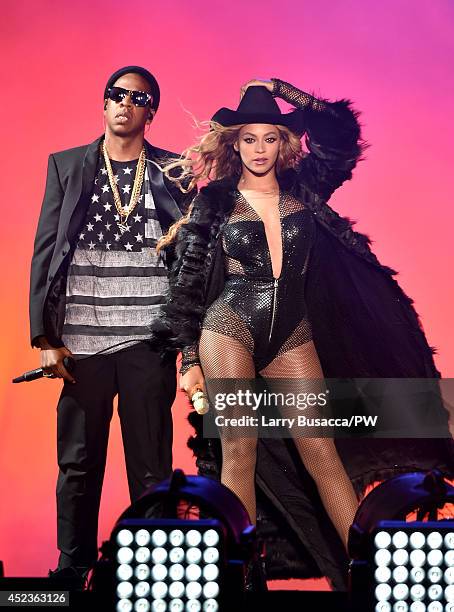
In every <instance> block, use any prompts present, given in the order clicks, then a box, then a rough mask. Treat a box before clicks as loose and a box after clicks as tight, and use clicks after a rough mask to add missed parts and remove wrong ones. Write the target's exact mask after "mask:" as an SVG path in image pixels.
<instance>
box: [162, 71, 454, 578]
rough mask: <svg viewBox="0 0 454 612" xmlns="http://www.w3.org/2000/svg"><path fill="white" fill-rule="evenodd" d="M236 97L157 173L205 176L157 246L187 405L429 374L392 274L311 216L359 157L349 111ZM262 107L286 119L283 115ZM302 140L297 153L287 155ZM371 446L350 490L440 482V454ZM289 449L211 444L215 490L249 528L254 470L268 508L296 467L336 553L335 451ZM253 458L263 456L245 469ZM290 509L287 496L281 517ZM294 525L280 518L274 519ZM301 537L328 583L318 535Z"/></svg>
mask: <svg viewBox="0 0 454 612" xmlns="http://www.w3.org/2000/svg"><path fill="white" fill-rule="evenodd" d="M242 93H243V94H244V95H243V97H242V99H241V102H240V105H239V107H238V109H237V110H236V111H232V110H229V109H221V110H219V111H218V112H217V113H216V114H215V115H214V116H213V118H212V123H211V131H210V132H209V133H208V134H206V135H205V136H204V137H203V138H202V139H201V141H200V143H199V144H198V145H197V146H195V147H192V148H191V149H190V150H188V151H187V154H186V157H185V159H184V160H182V161H180V162H176V163H175V164H173V165H171V166H169V167H168V168H167V169H168V170H170V168H174V167H175V166H176V165H181V166H182V168H183V173H182V175H181V176H180V179H181V180H183V179H186V180H187V179H188V177H189V178H190V179H191V183H190V188H191V187H193V186H194V185H195V184H196V183H197V182H198V181H201V180H204V179H206V178H210V179H213V180H212V181H211V182H210V183H209V184H208V186H207V187H204V188H202V190H201V193H200V194H199V196H197V197H196V199H195V200H194V202H193V204H192V206H191V210H190V212H189V213H188V215H187V216H186V217H185V218H183V219H182V220H181V221H180V222H178V223H177V224H176V226H174V227H173V228H171V230H170V231H169V234H168V235H167V236H165V237H164V238H163V239H162V240H161V241H160V243H159V244H158V247H161V248H162V246H166V245H170V244H171V243H172V242H173V240H174V239H175V237H176V247H175V248H176V263H175V265H174V267H173V271H172V276H171V287H170V295H169V300H168V302H167V305H166V307H165V308H164V314H163V318H162V322H163V323H164V330H165V329H167V335H168V338H167V342H168V346H173V347H174V348H178V349H182V351H183V359H182V368H181V374H182V376H181V380H180V387H181V388H183V389H184V390H185V391H187V392H188V394H189V395H190V397H192V396H193V392H194V390H195V389H197V388H203V382H204V377H206V378H207V379H210V380H213V379H219V378H220V379H229V378H231V379H253V378H254V377H255V376H256V375H259V376H260V377H262V378H264V379H266V380H271V381H276V379H280V378H286V379H289V378H292V379H294V390H295V391H296V392H301V391H314V390H315V389H320V388H321V381H322V380H323V377H324V376H330V377H339V376H342V377H350V376H356V377H361V376H366V377H367V376H376V377H379V376H382V377H384V376H396V377H399V376H437V375H439V373H438V372H437V371H436V369H435V366H434V364H433V357H432V352H433V350H432V349H430V347H428V345H427V341H426V339H425V337H424V334H423V332H422V329H421V327H420V325H419V321H418V318H417V315H416V313H415V311H414V310H413V308H412V307H411V300H410V299H409V298H408V297H407V296H405V294H404V293H403V292H402V290H401V289H400V288H399V287H398V285H397V283H396V282H395V281H394V279H392V277H391V275H392V274H395V272H394V271H393V270H391V269H390V268H386V267H384V266H381V265H380V264H379V262H378V261H377V259H376V258H375V256H374V255H373V254H372V253H371V251H370V249H369V242H370V241H369V239H368V237H367V236H364V235H361V234H359V233H357V232H353V231H352V229H351V223H350V222H349V220H348V219H342V218H341V217H339V216H338V215H337V214H336V213H335V212H334V211H332V209H330V208H329V207H328V205H327V204H326V201H327V200H328V199H329V197H330V196H331V194H332V193H333V192H334V190H335V189H336V188H337V187H339V186H340V185H341V184H342V183H343V182H344V181H345V180H348V179H350V178H351V176H352V170H353V168H354V167H355V165H356V163H357V161H358V160H359V159H360V158H361V154H362V153H363V151H364V150H365V148H366V144H365V143H364V142H363V141H362V140H361V136H360V126H359V123H358V120H357V116H358V113H357V112H355V111H354V110H352V108H351V102H350V101H348V100H339V101H337V102H328V101H326V100H320V99H317V98H315V97H313V96H311V95H309V94H307V93H305V92H302V91H300V90H298V89H296V88H295V87H293V86H291V85H290V84H288V83H285V82H283V81H281V80H279V79H272V80H271V81H250V82H249V83H247V84H246V85H245V86H244V87H243V90H242ZM274 97H281V98H282V99H284V100H286V101H287V102H291V103H292V104H293V105H294V106H296V107H297V109H296V110H294V111H293V112H291V113H288V114H282V113H281V112H280V110H279V107H278V106H277V104H276V102H275V100H274V99H273V98H274ZM304 131H306V132H307V139H306V143H307V146H308V149H309V151H310V153H309V155H307V156H304V154H303V153H302V151H301V142H300V138H301V136H302V134H303V133H304ZM193 152H195V153H196V154H197V158H196V160H192V159H191V153H193ZM333 237H334V238H333ZM355 259H356V260H359V261H360V262H361V265H358V261H354V260H355ZM326 262H329V263H328V266H327V265H326ZM327 272H328V274H327ZM320 274H322V275H320ZM333 277H334V278H333ZM358 291H359V292H361V291H362V292H363V294H361V293H358ZM357 296H358V297H357ZM377 298H378V299H377ZM380 300H381V303H380ZM396 300H397V303H396ZM392 309H394V310H392ZM375 311H377V312H375ZM389 314H391V315H392V316H391V319H389V317H388V315H389ZM396 316H398V318H399V321H398V323H399V325H395V320H396ZM371 320H373V323H374V325H373V327H371ZM161 333H164V336H165V334H166V332H165V331H164V332H162V330H161ZM393 342H398V343H399V344H398V346H399V348H400V350H399V351H396V350H395V349H394V348H393V346H395V345H392V343H393ZM316 413H317V410H316V409H315V410H314V411H312V416H313V415H314V414H316ZM342 442H345V441H342V440H338V441H337V446H338V448H339V450H340V451H342V446H343V445H342ZM372 442H373V443H369V441H368V442H367V444H364V442H362V443H361V444H360V443H359V442H358V441H349V443H350V446H351V447H354V448H355V450H354V452H353V453H350V454H349V453H348V452H347V453H345V457H343V458H344V459H345V460H346V466H347V468H349V473H350V476H351V477H352V479H353V480H354V483H355V485H356V487H357V490H358V492H360V491H361V490H362V487H363V486H364V485H365V484H368V483H369V482H370V481H371V480H373V479H374V478H375V477H383V476H384V475H385V474H386V475H387V474H388V473H389V475H391V473H392V472H396V471H401V470H405V469H410V468H414V467H415V466H419V467H421V468H428V467H434V466H435V465H437V466H439V467H442V469H443V468H444V469H445V470H447V471H449V468H447V465H448V462H449V460H450V456H449V452H450V449H448V448H447V450H446V453H445V454H444V453H443V451H440V450H439V449H438V450H437V449H436V448H435V446H434V445H432V442H431V441H430V440H429V441H425V440H423V441H422V442H423V444H422V445H421V440H418V441H417V443H418V445H416V444H413V441H412V440H410V441H408V440H405V441H403V442H404V443H406V444H403V445H401V444H400V442H399V444H390V445H389V448H387V452H386V453H385V455H383V453H381V450H382V447H383V442H384V441H383V440H374V441H372ZM354 443H355V444H354ZM374 443H375V444H374ZM293 444H294V446H293V447H292V445H291V444H290V445H289V441H288V440H282V439H281V440H278V439H271V440H270V439H260V440H257V436H256V435H250V436H243V437H238V436H235V435H234V434H232V435H228V434H227V435H226V434H225V433H224V435H221V445H222V473H221V481H222V482H223V483H224V484H226V485H227V486H229V487H230V488H231V489H232V490H233V491H234V492H235V493H236V494H237V495H238V497H239V498H240V499H241V500H242V501H243V503H244V505H245V507H246V509H247V510H248V512H249V515H250V518H251V521H252V522H255V520H256V495H255V492H256V487H255V478H254V477H255V473H256V468H257V476H259V474H260V478H261V481H259V480H258V483H260V482H261V485H260V484H259V486H261V488H262V491H264V492H265V493H266V494H268V496H269V497H271V498H272V497H273V493H274V495H275V499H274V500H273V501H275V505H276V507H279V501H280V500H279V499H277V498H278V497H281V498H282V496H280V495H279V496H278V494H277V493H276V492H275V491H274V492H273V491H272V488H273V487H274V488H275V487H277V486H278V484H279V481H282V479H281V478H280V476H279V475H278V474H277V473H276V471H275V467H274V466H275V464H276V463H278V464H279V466H280V467H281V468H282V470H283V471H284V472H286V469H287V468H286V467H285V466H287V467H288V466H290V465H291V466H293V467H295V466H296V473H297V474H298V473H300V472H301V465H304V468H305V470H307V472H308V473H309V475H310V476H311V478H312V480H313V482H315V484H316V487H317V490H318V494H319V496H320V499H321V500H322V502H323V505H324V508H325V510H326V512H327V514H328V516H329V517H330V518H331V521H332V523H333V525H334V526H335V528H336V530H337V533H338V535H339V536H340V539H341V541H342V542H343V544H344V546H346V545H347V538H348V531H349V527H350V525H351V523H352V521H353V518H354V514H355V511H356V508H357V503H358V502H357V497H356V494H355V490H354V488H353V486H352V482H351V478H350V477H349V475H348V474H347V472H346V470H345V468H344V465H343V463H342V461H341V459H340V457H339V455H338V452H337V449H336V445H335V444H334V441H333V440H332V439H330V438H326V437H317V438H313V437H299V436H298V435H294V436H293ZM259 445H260V446H261V447H262V449H264V452H263V450H262V452H261V459H259V462H258V464H257V462H256V461H257V448H258V446H259ZM380 445H381V446H380ZM295 448H296V450H297V456H295V453H294V450H295ZM344 450H345V444H344ZM407 452H409V454H407ZM352 455H353V460H352ZM396 457H398V460H396ZM366 458H369V459H371V458H372V461H369V463H367V462H366V463H365V460H366ZM260 462H261V464H262V465H261V468H262V469H261V470H260ZM298 462H300V463H301V465H299V464H298ZM358 468H359V469H358ZM267 473H268V474H267ZM366 473H367V476H365V474H366ZM287 476H288V474H287ZM267 478H268V482H266V480H267ZM270 485H271V486H270ZM270 489H271V490H270ZM293 489H294V484H293ZM287 491H288V492H289V491H290V489H287ZM283 495H284V496H285V491H284V492H283ZM295 501H296V498H295V496H292V495H291V494H290V496H289V498H288V504H289V505H292V504H293V503H294V502H295ZM281 505H282V504H281ZM296 505H297V504H296V503H295V506H296ZM298 512H300V510H297V511H295V512H294V511H293V510H292V509H291V508H288V507H287V508H286V509H285V510H284V513H286V514H287V516H288V518H289V520H291V518H292V513H293V519H294V518H295V516H297V514H298ZM303 516H304V512H303V513H302V514H301V512H300V516H299V518H301V517H303ZM312 518H313V517H312ZM301 527H302V526H301V525H299V526H298V528H297V529H299V530H300V531H299V534H300V533H301ZM309 530H310V528H309ZM321 530H322V528H321V527H320V528H319V532H320V531H321ZM301 539H302V540H303V541H304V543H305V544H306V547H307V548H310V549H311V554H312V556H313V558H314V560H315V562H316V563H317V565H318V566H319V568H320V569H322V571H323V573H325V574H328V575H331V576H332V577H333V574H335V572H333V569H332V567H328V566H329V563H328V564H327V562H326V556H327V555H326V551H325V550H323V546H320V539H323V538H317V537H316V540H317V541H316V542H314V539H312V541H311V539H310V538H309V539H308V538H307V536H304V535H303V536H301ZM314 549H315V551H316V552H315V554H314ZM317 549H318V550H317ZM331 552H332V551H331ZM333 556H334V557H336V553H333ZM337 558H339V555H338V553H337ZM336 578H338V576H336ZM339 582H340V581H339V580H338V584H339Z"/></svg>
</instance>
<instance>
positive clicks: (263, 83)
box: [240, 79, 274, 100]
mask: <svg viewBox="0 0 454 612" xmlns="http://www.w3.org/2000/svg"><path fill="white" fill-rule="evenodd" d="M257 86H261V87H266V88H267V89H268V91H270V92H271V93H273V88H274V83H273V81H262V80H260V79H251V80H250V81H248V82H247V83H245V84H244V85H242V86H241V89H240V100H241V98H242V97H243V96H244V94H245V93H246V90H247V88H248V87H257Z"/></svg>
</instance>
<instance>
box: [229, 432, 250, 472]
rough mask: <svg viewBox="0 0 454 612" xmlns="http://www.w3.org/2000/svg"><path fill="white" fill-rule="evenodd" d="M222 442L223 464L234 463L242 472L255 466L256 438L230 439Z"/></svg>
mask: <svg viewBox="0 0 454 612" xmlns="http://www.w3.org/2000/svg"><path fill="white" fill-rule="evenodd" d="M221 442H222V461H223V463H227V464H232V463H233V464H235V465H237V466H238V469H241V470H244V469H247V468H248V467H254V466H255V462H256V458H257V439H256V438H229V439H221Z"/></svg>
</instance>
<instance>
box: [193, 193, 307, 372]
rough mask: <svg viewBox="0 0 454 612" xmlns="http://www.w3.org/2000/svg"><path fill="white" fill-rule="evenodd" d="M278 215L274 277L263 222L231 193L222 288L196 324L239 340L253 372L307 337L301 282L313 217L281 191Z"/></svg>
mask: <svg viewBox="0 0 454 612" xmlns="http://www.w3.org/2000/svg"><path fill="white" fill-rule="evenodd" d="M279 217H280V222H281V233H282V271H281V274H280V276H279V278H274V276H273V270H272V264H271V256H270V251H269V248H268V242H267V238H266V233H265V226H264V224H263V222H262V220H261V218H260V216H259V215H258V214H257V212H256V211H255V210H254V209H253V208H252V206H251V205H250V204H249V203H248V201H247V200H246V199H245V197H244V196H243V195H242V194H241V193H240V192H237V196H236V202H235V206H234V209H233V211H232V214H231V216H230V218H229V221H228V222H227V224H226V225H225V226H224V230H223V234H222V244H223V250H224V255H225V265H226V273H227V274H226V276H227V278H226V282H225V286H224V290H223V292H222V293H221V295H220V296H219V297H218V298H217V299H216V300H215V301H214V302H213V303H212V304H211V305H210V307H209V308H208V310H207V312H206V314H205V318H204V320H203V324H202V329H203V330H211V331H214V332H217V333H219V334H222V335H224V336H230V337H233V338H235V339H236V340H238V341H240V342H241V343H242V344H243V345H244V346H245V347H246V348H247V350H248V352H249V353H250V354H251V355H252V356H253V359H254V363H255V366H256V371H257V372H259V371H260V370H261V369H262V368H264V367H266V366H267V365H268V364H269V363H271V361H273V360H274V359H275V358H276V357H277V356H278V355H280V354H282V353H284V352H286V351H288V350H291V349H293V348H296V347H297V346H300V345H302V344H304V343H306V342H309V341H310V340H311V339H312V334H311V326H310V322H309V320H308V318H307V313H306V305H305V300H304V285H305V275H306V271H307V268H308V263H309V257H310V250H311V245H312V242H313V237H314V229H315V228H314V221H313V218H312V215H311V213H310V212H309V210H308V209H306V208H305V206H304V204H303V203H302V202H300V201H299V200H297V199H296V198H294V197H293V196H291V195H290V194H287V193H285V192H281V193H280V195H279ZM202 341H203V335H202Z"/></svg>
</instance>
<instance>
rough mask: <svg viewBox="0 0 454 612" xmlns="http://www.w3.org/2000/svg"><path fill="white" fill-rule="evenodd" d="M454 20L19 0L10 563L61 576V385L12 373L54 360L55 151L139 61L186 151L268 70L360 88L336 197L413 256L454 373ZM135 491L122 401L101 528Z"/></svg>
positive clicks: (12, 104)
mask: <svg viewBox="0 0 454 612" xmlns="http://www.w3.org/2000/svg"><path fill="white" fill-rule="evenodd" d="M166 6H167V7H168V8H165V7H166ZM453 25H454V4H453V3H452V2H451V0H418V2H414V1H411V0H383V1H382V2H380V3H377V2H373V1H372V0H369V1H365V0H341V1H335V0H332V1H331V2H323V3H318V2H314V1H312V2H309V1H307V0H284V1H283V2H282V1H279V2H278V1H277V0H268V1H267V2H263V1H257V0H249V1H248V2H227V1H220V2H208V1H207V0H194V1H193V2H191V3H188V2H178V1H177V2H173V3H172V4H171V5H169V4H167V3H163V2H152V1H150V0H136V1H135V2H134V3H124V2H119V1H118V0H110V1H108V2H107V1H105V0H97V1H94V2H93V1H91V2H88V1H87V0H79V1H78V2H77V3H75V2H72V1H71V2H70V1H67V0H63V1H61V2H58V3H57V2H53V1H51V0H42V1H41V2H39V3H37V2H33V1H31V0H22V1H16V2H9V3H7V4H3V6H2V26H1V29H2V31H1V41H2V42H1V44H2V47H3V48H2V79H1V83H2V86H3V87H4V88H5V89H4V91H3V95H2V102H3V104H2V110H1V113H2V123H1V128H2V129H1V137H2V142H3V147H2V161H1V170H2V175H1V181H0V188H1V192H2V207H1V208H2V215H1V229H2V242H1V262H2V283H1V305H0V307H1V322H2V350H1V352H0V363H1V379H0V478H1V480H0V482H1V485H0V487H1V493H0V500H1V501H0V504H1V505H0V559H2V560H3V561H4V563H5V571H6V575H8V576H12V575H43V574H45V573H46V572H47V570H48V569H49V568H53V567H54V566H55V564H56V560H57V551H56V548H55V540H56V534H55V492H54V491H55V479H56V475H57V467H56V449H55V406H56V401H57V397H58V394H59V388H60V383H58V382H56V381H38V382H35V383H32V384H29V385H20V386H19V385H17V386H16V385H14V386H13V385H11V384H10V380H11V378H12V377H13V376H15V375H17V374H19V373H20V372H22V371H24V370H26V369H32V368H34V367H37V365H38V360H39V355H38V352H37V351H34V350H32V349H30V348H29V339H28V305H27V299H28V276H29V261H30V257H31V253H32V247H33V238H34V232H35V228H36V222H37V218H38V213H39V209H40V205H41V199H42V195H43V190H44V181H45V176H46V166H47V156H48V154H49V153H50V152H53V151H58V150H61V149H65V148H68V147H73V146H77V145H80V144H84V143H88V142H91V141H92V140H94V138H95V137H97V136H98V135H100V134H101V132H102V130H103V123H102V92H103V88H104V84H105V82H106V80H107V78H108V76H109V75H110V74H111V73H112V72H113V71H114V70H115V69H117V68H119V67H121V66H123V65H127V64H139V65H143V66H146V67H148V68H149V69H150V70H151V71H152V72H153V73H154V74H155V75H156V76H157V78H158V80H159V83H160V86H161V91H162V98H161V107H160V110H159V112H158V115H157V118H156V119H155V123H154V124H153V125H152V128H151V130H150V133H149V134H148V138H149V140H151V142H153V143H154V144H156V145H158V146H163V147H165V148H169V149H171V150H175V151H180V150H182V149H183V148H184V147H185V146H187V145H188V144H189V143H191V142H192V141H193V137H194V133H193V131H192V128H191V121H190V117H189V115H187V114H185V112H184V110H183V109H184V108H185V109H188V110H190V111H191V112H192V113H194V114H195V115H196V116H197V118H198V119H208V118H209V117H210V116H211V114H212V113H213V112H214V111H215V110H217V109H218V108H219V107H220V106H229V107H233V108H235V107H236V105H237V102H238V96H239V87H240V85H241V84H242V83H243V82H245V81H247V80H249V79H250V78H254V77H261V78H270V77H272V76H278V77H280V78H282V79H285V80H288V81H290V82H292V83H294V84H295V85H297V86H299V87H300V88H302V89H305V90H306V91H310V92H314V93H316V94H319V95H321V96H323V97H326V98H329V99H336V98H341V97H348V98H351V99H352V100H353V101H354V103H355V107H356V108H357V109H359V110H361V111H362V113H363V114H362V116H361V121H362V123H363V126H364V137H365V138H366V139H367V140H368V141H369V142H370V143H371V145H372V146H371V147H370V148H369V149H368V151H367V153H366V155H367V160H366V161H365V162H362V163H360V164H359V166H358V167H357V169H356V170H355V173H354V180H353V181H351V182H349V183H347V184H345V185H344V186H343V187H342V189H340V190H339V191H338V192H337V193H336V194H335V195H334V196H333V198H332V200H331V205H332V206H333V207H334V208H336V209H337V210H338V211H339V212H340V213H341V214H345V215H348V216H350V217H352V218H353V219H358V224H357V226H356V227H357V229H358V230H359V231H363V232H366V233H367V234H369V235H370V236H371V238H372V239H373V241H374V243H375V244H374V251H375V253H376V254H377V255H378V257H379V258H380V260H381V261H382V262H383V263H385V264H388V265H390V266H392V267H393V268H395V269H397V270H399V271H400V274H399V282H400V283H401V285H402V287H403V288H404V290H405V291H406V292H407V293H408V294H409V295H410V296H412V297H413V298H414V299H415V306H416V309H417V311H418V312H419V314H420V315H421V317H422V320H423V323H424V328H425V330H426V333H427V335H428V339H429V343H430V344H432V345H434V346H436V347H437V349H438V356H437V358H436V361H437V366H438V368H439V369H440V370H441V372H442V374H443V375H444V376H446V377H447V376H454V365H453V358H454V348H453V325H452V314H451V313H452V304H453V299H452V298H453V283H452V267H453V256H452V235H453V222H454V212H453V196H452V174H453V169H454V166H453V161H454V160H453V154H452V150H453V137H454V121H453V119H452V112H453V108H454V82H453V78H452V67H453V65H454V43H453V41H454V28H453ZM187 411H188V405H187V403H186V402H185V401H184V398H182V397H181V396H179V398H178V400H177V402H176V404H175V406H174V420H175V447H174V455H175V460H174V465H175V466H179V467H183V468H184V469H185V470H187V471H188V472H194V467H193V460H192V457H191V453H190V452H189V451H188V450H187V448H186V439H187V437H188V435H189V433H190V431H189V427H188V426H187V424H186V414H187ZM126 505H128V497H127V489H126V477H125V470H124V465H123V455H122V448H121V442H120V434H119V427H118V420H117V417H116V416H115V417H114V420H113V424H112V430H111V440H110V447H109V459H108V467H107V473H106V480H105V487H104V494H103V500H102V506H101V518H100V539H105V538H106V537H108V535H109V532H110V529H111V527H112V526H113V524H114V522H115V520H116V518H117V517H118V515H119V514H120V512H121V511H122V510H123V509H124V508H125V506H126ZM321 584H322V587H323V584H324V583H323V582H322V583H321ZM312 586H313V585H312Z"/></svg>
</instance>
